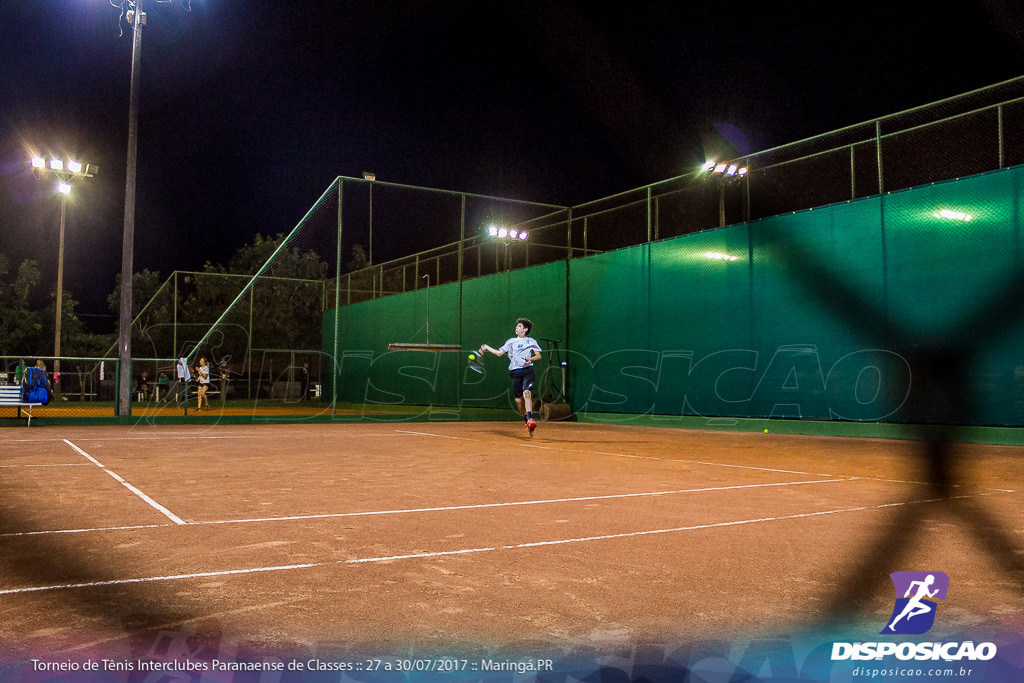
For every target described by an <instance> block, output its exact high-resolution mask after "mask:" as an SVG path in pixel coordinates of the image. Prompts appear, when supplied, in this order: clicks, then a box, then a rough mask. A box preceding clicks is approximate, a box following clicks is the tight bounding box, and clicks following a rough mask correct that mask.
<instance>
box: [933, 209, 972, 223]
mask: <svg viewBox="0 0 1024 683" xmlns="http://www.w3.org/2000/svg"><path fill="white" fill-rule="evenodd" d="M934 215H935V217H936V218H948V219H949V220H953V221H964V222H967V221H970V220H971V219H972V218H974V216H972V215H971V214H969V213H964V212H963V211H953V210H951V209H941V210H940V211H937V212H936V213H935V214H934Z"/></svg>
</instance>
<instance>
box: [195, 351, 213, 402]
mask: <svg viewBox="0 0 1024 683" xmlns="http://www.w3.org/2000/svg"><path fill="white" fill-rule="evenodd" d="M196 375H197V377H198V378H199V392H198V405H197V406H196V412H197V413H198V412H199V411H201V410H202V409H203V404H204V403H205V404H206V409H207V410H209V409H210V399H208V398H207V397H206V390H207V389H209V388H210V364H209V363H207V362H206V359H205V358H200V359H199V367H198V368H196Z"/></svg>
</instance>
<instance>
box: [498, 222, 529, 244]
mask: <svg viewBox="0 0 1024 683" xmlns="http://www.w3.org/2000/svg"><path fill="white" fill-rule="evenodd" d="M487 234H488V235H490V236H491V237H497V238H498V239H500V240H505V241H506V242H513V241H516V242H525V241H526V240H527V239H528V238H529V237H530V233H528V232H527V231H526V230H517V229H516V228H504V227H501V226H498V225H491V226H488V228H487Z"/></svg>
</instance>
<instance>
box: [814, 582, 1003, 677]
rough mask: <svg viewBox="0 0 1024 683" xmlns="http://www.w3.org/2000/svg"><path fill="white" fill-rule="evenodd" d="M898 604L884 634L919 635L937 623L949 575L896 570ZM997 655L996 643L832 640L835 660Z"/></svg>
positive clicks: (953, 658) (955, 658)
mask: <svg viewBox="0 0 1024 683" xmlns="http://www.w3.org/2000/svg"><path fill="white" fill-rule="evenodd" d="M889 578H891V579H892V585H893V588H895V590H896V604H895V605H894V606H893V609H892V616H890V617H889V620H888V621H887V622H886V626H885V628H884V629H882V631H881V635H891V634H895V635H920V634H922V633H927V632H928V630H929V629H931V627H932V625H933V624H935V611H936V609H938V602H937V601H938V600H945V599H946V591H948V590H949V577H948V576H947V575H946V574H944V573H943V572H893V573H892V574H890V575H889ZM996 654H997V649H996V646H995V644H994V643H988V642H984V643H977V644H976V643H974V642H973V641H970V640H967V641H964V642H958V641H956V642H946V643H929V642H921V643H918V642H902V643H890V642H867V643H864V642H856V643H832V661H843V660H853V661H870V660H876V661H877V660H882V659H885V658H886V657H896V658H897V659H899V660H901V661H908V660H917V661H928V660H931V661H939V660H942V661H945V662H955V661H969V662H977V661H983V662H984V661H988V660H990V659H993V658H994V657H995V656H996Z"/></svg>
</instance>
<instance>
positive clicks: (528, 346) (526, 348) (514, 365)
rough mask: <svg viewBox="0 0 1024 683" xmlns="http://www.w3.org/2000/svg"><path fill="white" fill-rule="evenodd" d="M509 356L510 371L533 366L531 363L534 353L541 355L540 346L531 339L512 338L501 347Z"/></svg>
mask: <svg viewBox="0 0 1024 683" xmlns="http://www.w3.org/2000/svg"><path fill="white" fill-rule="evenodd" d="M501 350H502V351H504V352H505V353H507V354H508V369H509V370H518V369H520V368H525V367H526V366H527V365H532V363H530V362H529V358H530V356H532V355H533V354H534V352H537V353H540V344H538V343H537V342H536V341H534V340H533V339H532V338H531V337H522V338H520V337H512V338H511V339H509V340H508V341H507V342H505V344H504V345H503V346H502V347H501Z"/></svg>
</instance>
